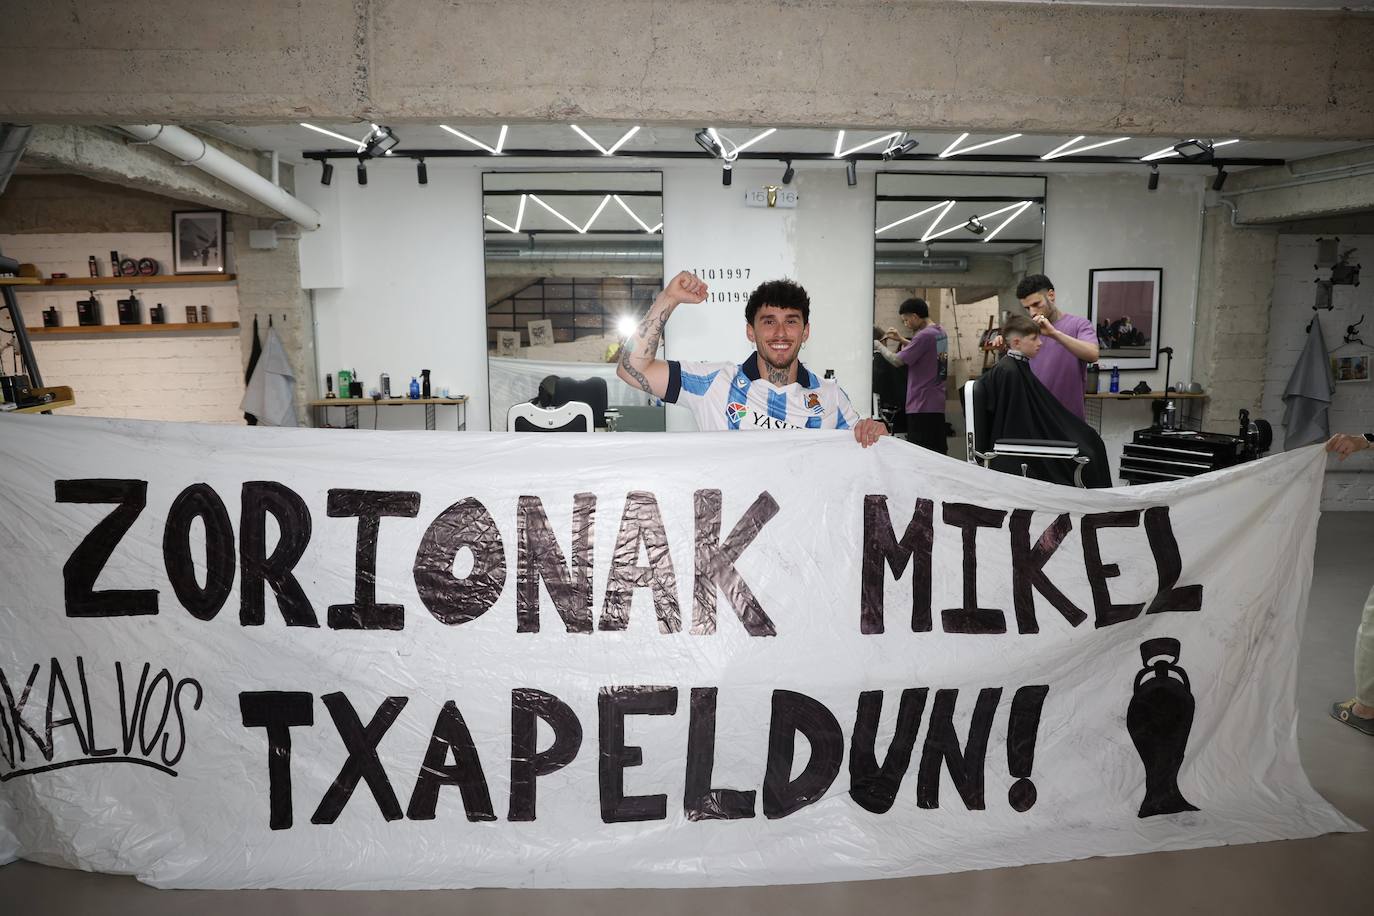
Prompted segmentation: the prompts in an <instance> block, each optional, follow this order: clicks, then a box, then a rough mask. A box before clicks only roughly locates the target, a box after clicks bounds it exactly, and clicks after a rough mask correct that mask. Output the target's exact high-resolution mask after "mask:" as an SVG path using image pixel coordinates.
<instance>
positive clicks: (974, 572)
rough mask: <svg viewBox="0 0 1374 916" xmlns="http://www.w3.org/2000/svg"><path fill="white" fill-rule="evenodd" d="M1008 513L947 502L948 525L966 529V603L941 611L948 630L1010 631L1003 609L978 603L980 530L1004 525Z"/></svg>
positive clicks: (959, 631)
mask: <svg viewBox="0 0 1374 916" xmlns="http://www.w3.org/2000/svg"><path fill="white" fill-rule="evenodd" d="M1006 517H1007V513H1006V512H1003V511H1002V510H1000V509H985V508H983V507H982V506H974V505H970V504H969V503H945V504H944V519H945V524H946V525H953V526H954V527H956V528H960V529H962V530H963V542H962V543H963V555H964V606H963V607H955V608H946V609H945V610H942V611H941V612H940V625H941V626H942V627H944V630H945V632H946V633H972V634H992V633H1005V632H1007V614H1006V611H1003V610H1002V609H1000V608H992V607H979V606H978V529H979V528H1001V527H1002V521H1003V519H1005V518H1006Z"/></svg>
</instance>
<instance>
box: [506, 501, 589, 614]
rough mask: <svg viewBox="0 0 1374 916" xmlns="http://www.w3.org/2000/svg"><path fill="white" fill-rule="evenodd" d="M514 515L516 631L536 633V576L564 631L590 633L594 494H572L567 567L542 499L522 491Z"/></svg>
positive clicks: (537, 595)
mask: <svg viewBox="0 0 1374 916" xmlns="http://www.w3.org/2000/svg"><path fill="white" fill-rule="evenodd" d="M518 506H519V508H518V509H517V514H516V540H517V541H518V542H519V556H518V561H517V564H516V572H515V617H516V632H518V633H538V632H539V580H540V579H541V578H542V579H543V580H544V586H545V588H547V589H548V591H549V598H550V599H551V600H552V601H553V606H554V608H555V609H556V610H557V611H558V616H560V617H562V618H563V626H564V627H566V628H567V631H568V632H569V633H590V632H592V545H593V544H594V543H595V524H596V495H595V494H592V493H578V494H577V495H576V496H574V497H573V524H572V563H571V569H570V568H569V564H568V563H567V561H566V560H565V559H564V557H563V551H562V550H561V549H560V548H559V546H558V539H557V538H556V537H554V534H553V527H552V526H551V525H550V524H549V517H548V515H547V514H546V513H545V512H544V504H543V503H542V502H541V501H540V500H539V497H537V496H522V497H520V499H519V502H518Z"/></svg>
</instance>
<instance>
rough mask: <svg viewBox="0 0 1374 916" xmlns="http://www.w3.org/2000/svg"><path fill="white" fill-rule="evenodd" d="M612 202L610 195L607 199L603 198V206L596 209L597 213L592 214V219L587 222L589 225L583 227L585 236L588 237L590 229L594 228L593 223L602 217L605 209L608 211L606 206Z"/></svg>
mask: <svg viewBox="0 0 1374 916" xmlns="http://www.w3.org/2000/svg"><path fill="white" fill-rule="evenodd" d="M610 202H611V195H609V194H607V195H606V196H605V197H603V198H601V205H600V206H598V207H597V208H596V212H595V213H593V214H592V218H591V219H589V220H587V225H585V226H583V227H582V234H583V235H586V233H587V230H588V229H590V228H592V223H594V222H596V218H597V217H598V216H600V215H601V211H602V210H605V209H606V205H607V204H608V203H610Z"/></svg>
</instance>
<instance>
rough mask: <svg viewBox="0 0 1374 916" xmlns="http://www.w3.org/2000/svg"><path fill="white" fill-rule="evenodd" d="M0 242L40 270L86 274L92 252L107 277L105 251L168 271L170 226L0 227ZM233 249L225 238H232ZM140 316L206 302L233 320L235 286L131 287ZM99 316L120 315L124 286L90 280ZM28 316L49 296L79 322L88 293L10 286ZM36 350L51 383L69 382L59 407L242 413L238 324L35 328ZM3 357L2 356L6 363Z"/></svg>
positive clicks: (114, 413) (170, 315)
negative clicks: (114, 330) (105, 332)
mask: <svg viewBox="0 0 1374 916" xmlns="http://www.w3.org/2000/svg"><path fill="white" fill-rule="evenodd" d="M0 250H3V251H4V252H5V254H6V255H8V256H9V257H13V258H17V259H19V260H20V261H21V262H31V263H33V264H36V265H37V266H38V268H39V269H40V270H42V271H43V275H44V276H51V275H52V274H53V273H54V272H65V273H66V274H67V275H68V276H71V277H85V276H87V274H88V270H87V262H86V259H87V258H88V257H89V256H90V255H95V256H96V260H97V261H98V262H99V263H100V273H101V275H102V276H105V277H108V276H110V275H111V272H110V264H109V261H110V251H111V250H115V251H118V252H120V255H121V256H132V257H134V258H140V257H151V258H155V259H157V261H158V262H159V265H160V267H159V269H160V270H161V271H162V272H164V273H169V272H170V271H171V257H172V236H171V233H170V232H122V233H80V234H32V235H29V234H26V235H0ZM231 250H232V248H231ZM131 285H132V286H133V287H134V288H136V289H137V290H138V292H137V298H138V300H139V302H141V303H142V306H143V321H144V322H147V321H148V316H149V313H150V311H151V310H152V307H153V306H154V305H156V304H157V303H159V302H160V303H162V305H163V307H164V308H165V310H166V312H167V322H168V323H169V324H179V323H182V322H184V321H185V320H186V306H188V305H194V306H196V307H197V309H199V307H200V306H201V305H208V306H209V307H210V319H211V320H212V321H238V320H239V297H238V290H237V289H236V288H235V287H234V286H232V285H228V284H212V285H202V286H147V287H141V288H140V287H138V285H137V280H132V281H131ZM95 292H96V298H97V299H99V300H100V303H101V311H102V318H103V320H104V322H105V323H106V324H117V323H118V322H119V316H118V312H117V309H116V304H115V303H116V300H119V299H126V298H128V296H129V290H128V289H121V288H119V287H106V288H104V289H99V290H96V291H95ZM17 295H18V296H19V297H20V298H19V304H20V306H21V307H22V309H23V311H24V319H25V323H26V324H27V325H28V326H29V327H39V326H41V325H42V323H43V314H42V313H43V310H44V309H46V308H49V307H52V306H55V307H56V308H57V309H58V311H59V312H61V313H62V326H63V327H73V326H75V325H76V302H77V300H78V299H85V298H86V297H87V296H88V292H87V291H86V290H82V289H80V288H79V287H74V288H57V287H53V288H47V287H44V288H40V289H38V290H29V291H26V292H20V293H18V294H17ZM33 349H34V356H35V358H36V359H37V360H38V367H39V369H40V370H41V371H42V373H43V381H44V382H45V383H46V384H48V385H70V386H71V387H72V388H73V389H74V390H75V392H76V403H77V406H75V407H70V408H66V409H64V410H63V411H62V413H64V414H70V415H85V416H99V417H128V418H135V419H141V420H185V421H196V422H202V423H242V422H243V414H242V412H241V411H240V410H239V409H238V405H239V401H240V399H241V398H242V397H243V351H242V348H241V346H240V343H239V333H238V332H237V331H232V330H229V331H206V332H204V333H191V332H187V333H164V334H157V335H154V334H149V335H147V336H141V335H137V334H134V335H119V336H108V337H84V338H78V339H66V338H61V337H54V338H34V340H33ZM8 366H9V363H8V361H7V362H6V367H7V368H8Z"/></svg>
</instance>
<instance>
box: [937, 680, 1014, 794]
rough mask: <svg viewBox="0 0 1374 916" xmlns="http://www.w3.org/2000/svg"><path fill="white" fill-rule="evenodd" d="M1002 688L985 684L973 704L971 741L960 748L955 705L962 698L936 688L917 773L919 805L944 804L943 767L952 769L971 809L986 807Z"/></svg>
mask: <svg viewBox="0 0 1374 916" xmlns="http://www.w3.org/2000/svg"><path fill="white" fill-rule="evenodd" d="M1001 698H1002V691H1001V689H1000V688H997V687H984V688H983V689H982V690H980V691H978V701H977V702H976V703H975V704H974V707H973V720H972V721H971V722H970V723H969V727H968V741H967V742H966V743H965V744H964V746H963V747H962V748H960V747H959V736H958V734H957V733H955V731H954V707H955V704H956V703H957V702H958V699H959V691H957V690H937V691H935V702H934V703H933V704H931V710H930V727H929V728H928V729H927V730H926V743H925V746H924V747H923V748H921V765H920V768H919V769H918V770H917V773H916V805H917V807H920V808H938V807H940V767H941V765H942V764H943V765H944V766H945V767H947V768H948V769H949V776H950V779H951V780H952V781H953V782H954V788H955V790H956V791H957V792H958V793H959V797H960V798H962V799H963V800H964V806H965V807H966V808H968V809H969V810H970V811H981V810H983V808H984V807H986V805H985V803H984V799H983V777H984V775H985V774H984V763H985V761H986V758H987V750H988V736H989V735H991V734H992V718H993V716H994V715H995V714H996V712H997V701H998V700H1000V699H1001Z"/></svg>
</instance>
